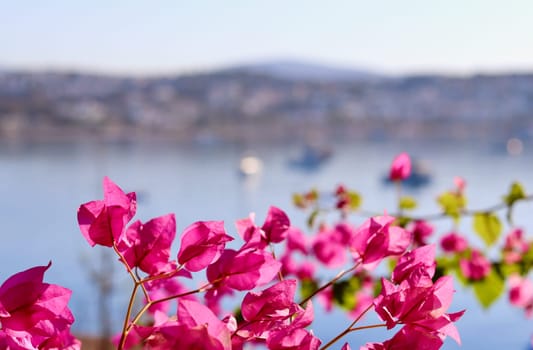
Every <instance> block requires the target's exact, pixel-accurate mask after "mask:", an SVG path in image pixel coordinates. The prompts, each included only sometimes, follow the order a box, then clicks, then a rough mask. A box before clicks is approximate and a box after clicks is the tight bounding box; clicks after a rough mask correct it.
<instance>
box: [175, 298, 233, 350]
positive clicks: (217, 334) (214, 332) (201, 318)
mask: <svg viewBox="0 0 533 350" xmlns="http://www.w3.org/2000/svg"><path fill="white" fill-rule="evenodd" d="M178 322H179V323H180V324H184V325H187V326H189V327H191V328H194V327H205V328H206V330H207V333H208V335H209V337H210V338H213V339H215V340H217V341H218V342H220V344H222V345H223V348H224V349H231V335H230V332H229V329H228V328H227V326H226V323H224V322H222V321H221V320H219V319H218V318H217V317H216V316H215V314H213V312H211V310H209V308H207V307H206V306H204V305H202V304H200V303H198V302H196V301H192V300H187V299H180V300H179V302H178Z"/></svg>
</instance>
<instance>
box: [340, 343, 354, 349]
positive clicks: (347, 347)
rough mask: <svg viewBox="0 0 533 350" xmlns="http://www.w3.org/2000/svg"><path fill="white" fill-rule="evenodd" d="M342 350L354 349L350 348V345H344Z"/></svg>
mask: <svg viewBox="0 0 533 350" xmlns="http://www.w3.org/2000/svg"><path fill="white" fill-rule="evenodd" d="M341 350H352V348H350V344H348V343H344V345H343V346H342V348H341Z"/></svg>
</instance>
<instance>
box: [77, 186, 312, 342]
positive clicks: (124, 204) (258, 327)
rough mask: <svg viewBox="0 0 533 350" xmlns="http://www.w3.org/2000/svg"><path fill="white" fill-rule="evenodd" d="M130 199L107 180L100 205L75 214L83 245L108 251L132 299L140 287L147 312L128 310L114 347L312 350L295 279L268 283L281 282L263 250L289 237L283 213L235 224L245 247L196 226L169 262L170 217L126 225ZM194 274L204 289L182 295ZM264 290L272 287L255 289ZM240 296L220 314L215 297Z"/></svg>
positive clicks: (277, 265) (218, 228)
mask: <svg viewBox="0 0 533 350" xmlns="http://www.w3.org/2000/svg"><path fill="white" fill-rule="evenodd" d="M135 198H136V197H135V194H134V193H127V194H126V193H124V192H123V191H122V189H120V188H119V187H118V186H117V185H116V184H115V183H113V182H112V181H111V180H109V179H108V178H105V179H104V199H103V200H96V201H91V202H88V203H85V204H83V205H81V207H80V209H79V210H78V222H79V225H80V230H81V232H82V234H83V236H84V237H85V238H86V240H87V242H88V243H89V244H91V245H96V244H98V245H102V246H107V247H112V248H113V249H114V250H115V252H116V253H117V254H118V256H119V257H120V260H121V262H122V263H123V264H124V265H125V267H126V269H127V270H128V271H129V273H130V274H131V276H132V279H133V281H134V283H135V289H134V293H133V298H134V297H135V292H136V291H137V290H139V289H141V290H142V291H143V293H144V297H145V307H144V308H143V309H142V310H140V311H139V312H138V313H137V314H136V316H134V317H133V319H130V316H131V313H132V311H133V310H132V309H131V304H132V303H131V304H130V309H128V315H127V316H126V320H125V325H124V329H123V332H122V334H121V337H120V339H118V340H117V341H118V347H119V348H120V349H122V348H129V347H132V346H133V345H136V344H143V346H144V347H145V348H150V349H154V348H158V349H170V348H172V349H174V348H183V349H187V348H193V344H194V346H197V347H198V346H199V347H200V348H202V349H241V348H243V346H244V344H245V343H255V342H263V343H265V344H266V345H267V347H268V348H269V349H280V350H281V349H293V348H294V347H295V346H297V348H298V349H306V348H308V349H318V346H319V345H320V340H318V338H316V337H315V336H314V335H313V333H312V331H310V330H307V329H306V327H307V326H309V325H310V324H311V323H312V321H313V306H312V303H311V302H308V303H306V304H305V305H304V306H301V305H299V304H298V303H297V302H295V301H294V295H295V291H296V287H297V283H296V281H295V280H285V279H283V278H280V281H278V282H277V283H275V282H274V280H275V279H276V277H278V276H281V275H279V274H280V269H281V266H282V263H281V262H279V261H278V260H276V259H275V257H274V254H273V252H272V251H270V250H269V248H270V247H271V245H273V244H276V243H280V242H282V241H285V240H286V239H287V237H288V236H291V237H292V238H294V234H290V232H291V227H290V221H289V218H288V217H287V215H286V214H285V213H284V212H283V211H282V210H280V209H278V208H275V207H271V208H270V210H269V211H268V213H267V216H266V219H265V222H264V223H263V224H262V225H256V224H255V222H254V217H253V215H251V216H250V217H249V218H246V219H242V220H239V221H238V222H237V223H236V226H237V232H238V234H239V235H240V236H241V238H242V239H243V240H244V244H243V245H242V246H241V247H240V248H238V249H230V248H227V247H226V243H228V242H230V241H232V240H233V238H232V237H231V236H229V235H228V234H226V231H225V228H224V224H223V222H221V221H202V222H196V223H194V224H192V225H191V226H189V227H187V228H186V229H185V230H184V231H183V232H182V234H181V235H180V247H179V252H178V254H177V256H176V258H175V259H172V258H171V254H170V248H171V244H172V242H173V241H174V239H175V237H176V221H175V218H174V215H172V214H168V215H164V216H161V217H158V218H155V219H152V220H150V221H148V222H146V223H142V222H140V221H135V222H133V223H131V224H130V223H129V222H130V221H131V219H132V218H133V216H134V215H135V212H136V202H135ZM293 232H294V231H293ZM293 241H294V239H293ZM200 271H205V277H206V279H207V283H206V284H205V285H204V286H203V287H200V288H198V289H196V290H191V289H188V288H187V287H186V283H185V282H183V279H186V278H190V277H191V276H192V273H197V272H200ZM141 273H144V275H143V277H141V275H140V274H141ZM268 284H270V287H268V288H266V289H263V290H261V291H255V289H256V288H258V287H261V286H265V285H268ZM253 290H254V291H253ZM242 291H248V293H247V294H246V295H245V296H244V299H243V300H242V303H241V306H240V310H241V311H240V314H237V315H234V314H232V313H227V314H225V315H221V316H219V315H220V314H221V313H222V308H221V305H220V301H221V299H222V298H223V297H224V296H228V295H229V296H232V295H234V294H235V292H242ZM202 292H203V297H200V293H202ZM202 299H203V300H202ZM132 300H133V299H132ZM172 300H177V313H176V314H174V315H171V314H169V312H168V310H169V309H170V307H169V305H168V303H169V302H170V301H172ZM145 312H148V313H149V314H151V315H152V319H153V321H152V322H151V324H150V323H149V324H146V323H140V321H139V320H140V318H141V316H143V314H144V313H145ZM295 344H297V345H295Z"/></svg>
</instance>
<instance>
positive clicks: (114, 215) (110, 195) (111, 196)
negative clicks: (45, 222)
mask: <svg viewBox="0 0 533 350" xmlns="http://www.w3.org/2000/svg"><path fill="white" fill-rule="evenodd" d="M136 208H137V202H136V196H135V193H128V194H125V193H124V191H122V190H121V189H120V187H118V186H117V185H116V184H115V183H114V182H113V181H111V180H110V179H109V178H108V177H105V178H104V200H97V201H92V202H88V203H85V204H82V205H81V206H80V208H79V209H78V223H79V226H80V230H81V233H82V234H83V236H84V237H85V239H86V240H87V242H89V244H90V245H91V246H95V245H96V244H99V245H103V246H106V247H112V246H113V244H114V243H116V242H118V241H119V240H120V238H121V236H122V234H123V232H124V228H125V227H126V224H127V223H128V222H129V221H130V220H131V219H132V218H133V216H134V215H135V211H136Z"/></svg>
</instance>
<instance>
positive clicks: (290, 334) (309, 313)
mask: <svg viewBox="0 0 533 350" xmlns="http://www.w3.org/2000/svg"><path fill="white" fill-rule="evenodd" d="M298 308H300V307H299V306H298ZM313 319H314V309H313V304H312V302H311V301H308V302H307V305H306V308H305V310H302V309H301V308H300V311H299V312H297V313H296V316H295V317H294V320H293V321H292V322H291V323H290V324H288V325H285V326H279V327H276V328H273V329H271V330H270V331H269V332H268V333H269V334H268V337H267V340H266V343H267V346H268V349H270V350H300V349H302V350H318V348H319V347H320V344H321V341H320V339H318V338H317V337H315V336H314V334H313V332H312V331H308V330H306V329H305V327H307V326H308V325H310V324H311V323H312V322H313Z"/></svg>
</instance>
